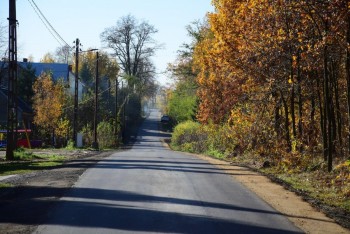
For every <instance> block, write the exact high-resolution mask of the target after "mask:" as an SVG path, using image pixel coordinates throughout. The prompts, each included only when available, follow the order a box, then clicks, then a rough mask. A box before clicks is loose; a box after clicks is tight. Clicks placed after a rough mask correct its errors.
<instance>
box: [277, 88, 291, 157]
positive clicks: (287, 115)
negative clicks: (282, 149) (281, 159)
mask: <svg viewBox="0 0 350 234" xmlns="http://www.w3.org/2000/svg"><path fill="white" fill-rule="evenodd" d="M280 93H281V99H282V103H283V107H284V115H285V118H284V121H285V124H284V125H285V126H284V127H285V137H286V141H287V149H288V151H289V152H290V151H292V144H291V140H290V133H289V110H288V103H287V101H286V99H285V98H284V96H283V93H282V91H281V92H280Z"/></svg>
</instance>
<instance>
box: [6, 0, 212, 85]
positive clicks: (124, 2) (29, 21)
mask: <svg viewBox="0 0 350 234" xmlns="http://www.w3.org/2000/svg"><path fill="white" fill-rule="evenodd" d="M0 1H1V5H0V17H1V18H0V22H1V23H2V24H3V25H7V24H8V22H7V18H8V0H0ZM35 3H36V4H37V5H38V7H39V8H40V10H41V11H42V12H43V14H44V15H45V16H46V18H47V19H48V20H49V22H50V23H51V24H52V26H53V27H54V28H55V29H56V30H57V32H58V33H59V34H60V35H61V36H62V38H63V39H64V40H65V41H66V42H67V43H68V44H70V45H72V46H73V41H74V40H75V39H76V38H79V39H80V41H81V43H82V44H83V49H88V48H101V47H102V45H101V40H100V34H101V32H103V31H104V29H105V28H107V27H111V26H114V25H115V24H116V22H117V20H118V19H119V18H120V17H122V16H126V15H128V14H131V15H133V16H135V17H136V18H137V19H139V20H145V21H147V22H149V23H150V24H152V25H154V26H155V27H156V28H157V29H158V30H159V32H158V33H157V34H156V35H155V37H154V38H155V39H156V40H157V42H158V43H160V44H164V49H163V50H161V51H159V52H158V53H157V55H156V56H155V57H154V63H155V65H156V67H157V70H158V72H159V73H161V72H162V71H164V70H165V68H166V65H167V64H168V63H170V62H173V61H174V60H175V58H176V51H177V50H178V49H180V46H181V45H182V43H184V42H188V41H189V38H188V36H187V32H186V29H185V27H186V25H188V24H190V23H191V22H193V21H195V20H201V19H203V18H204V17H205V15H206V13H207V12H211V11H213V7H212V5H211V0H98V1H97V0H59V1H57V0H35ZM17 19H18V21H19V27H18V50H19V54H18V58H19V59H22V58H25V57H29V56H30V55H31V56H33V57H34V61H39V60H40V59H41V58H42V57H43V55H44V54H45V53H47V52H54V51H55V49H56V48H57V47H58V46H60V44H58V42H57V41H56V40H55V39H54V38H53V36H52V35H51V34H50V33H49V32H48V30H47V29H46V28H45V26H44V25H43V23H42V22H41V21H40V19H39V17H38V16H37V15H36V13H35V11H34V10H33V8H32V7H31V5H30V3H29V1H28V0H17ZM158 79H159V81H160V82H161V83H162V84H165V83H166V82H167V81H169V80H167V79H166V78H165V77H164V75H159V77H158Z"/></svg>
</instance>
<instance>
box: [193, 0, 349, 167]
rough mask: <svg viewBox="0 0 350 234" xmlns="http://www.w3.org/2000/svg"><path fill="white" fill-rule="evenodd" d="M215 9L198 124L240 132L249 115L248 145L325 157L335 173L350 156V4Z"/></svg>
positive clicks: (250, 4) (227, 4) (204, 44)
mask: <svg viewBox="0 0 350 234" xmlns="http://www.w3.org/2000/svg"><path fill="white" fill-rule="evenodd" d="M213 4H214V6H215V12H214V13H211V14H209V15H208V23H209V25H208V26H207V27H203V28H202V32H203V34H205V37H204V39H203V40H201V41H200V42H199V43H197V46H196V48H195V53H194V60H195V66H196V67H197V69H198V70H199V71H200V72H199V75H198V77H197V81H198V84H199V91H198V97H199V101H200V104H199V111H198V116H197V117H198V120H199V121H201V122H202V123H209V122H213V123H216V124H223V123H227V122H229V123H231V124H232V126H233V128H234V127H235V126H236V127H237V126H239V125H240V124H242V123H246V122H245V121H239V118H237V117H241V118H244V116H246V117H247V116H249V119H250V120H251V123H252V125H251V126H250V127H249V134H247V135H246V137H250V139H251V144H250V145H249V146H247V147H250V148H257V147H260V146H263V147H265V148H268V147H270V148H278V149H282V150H285V151H287V152H291V151H293V152H300V153H305V152H308V153H316V154H317V153H321V152H322V154H323V157H324V160H325V161H327V162H328V170H329V171H330V170H331V169H332V162H333V157H334V156H338V157H341V156H344V155H349V152H350V150H349V147H350V143H349V139H350V137H349V136H350V135H349V133H350V131H349V128H350V122H349V121H350V78H349V77H350V75H349V74H350V71H349V68H350V62H349V60H350V56H349V38H350V36H349V35H350V29H349V27H350V26H349V25H350V21H349V15H350V12H349V9H350V8H349V6H350V5H349V2H348V1H345V0H331V1H323V0H312V1H291V0H280V1H272V0H249V1H233V0H215V1H213ZM233 120H234V121H233ZM237 120H238V121H237ZM280 139H283V140H282V141H281V140H280ZM271 143H273V145H274V146H271ZM267 144H270V146H267Z"/></svg>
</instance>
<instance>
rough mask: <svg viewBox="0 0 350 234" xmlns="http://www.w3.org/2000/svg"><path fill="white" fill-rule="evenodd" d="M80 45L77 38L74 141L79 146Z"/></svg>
mask: <svg viewBox="0 0 350 234" xmlns="http://www.w3.org/2000/svg"><path fill="white" fill-rule="evenodd" d="M79 46H80V41H79V39H78V38H77V39H76V40H75V87H74V116H73V142H74V146H77V123H78V91H79V90H78V86H79V82H78V80H79V51H80V49H79Z"/></svg>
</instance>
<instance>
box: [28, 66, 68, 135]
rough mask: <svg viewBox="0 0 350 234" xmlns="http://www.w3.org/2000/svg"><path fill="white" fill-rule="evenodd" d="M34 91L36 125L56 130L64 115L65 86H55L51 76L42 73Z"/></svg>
mask: <svg viewBox="0 0 350 234" xmlns="http://www.w3.org/2000/svg"><path fill="white" fill-rule="evenodd" d="M33 91H34V97H33V108H34V111H35V117H34V123H35V124H37V125H39V126H41V127H43V128H47V129H54V128H55V127H57V124H58V121H59V119H60V117H61V115H62V106H63V102H64V88H63V85H62V84H61V83H57V84H54V82H53V81H52V78H51V74H48V73H42V74H41V75H40V76H39V77H38V79H37V80H36V81H35V83H34V85H33Z"/></svg>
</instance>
